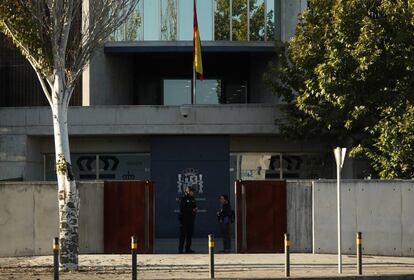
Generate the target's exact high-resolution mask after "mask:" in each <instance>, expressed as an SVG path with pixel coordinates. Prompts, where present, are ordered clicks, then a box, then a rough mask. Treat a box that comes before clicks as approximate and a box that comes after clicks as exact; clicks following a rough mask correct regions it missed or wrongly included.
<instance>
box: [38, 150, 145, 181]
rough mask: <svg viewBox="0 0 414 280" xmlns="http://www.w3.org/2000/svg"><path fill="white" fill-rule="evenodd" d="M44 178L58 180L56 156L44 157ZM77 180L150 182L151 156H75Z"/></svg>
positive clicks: (73, 167) (74, 163) (74, 171)
mask: <svg viewBox="0 0 414 280" xmlns="http://www.w3.org/2000/svg"><path fill="white" fill-rule="evenodd" d="M44 160H45V163H44V166H45V170H44V178H45V180H47V181H55V180H56V170H55V169H56V168H55V155H54V154H48V155H45V156H44ZM71 160H72V170H73V173H74V175H75V179H76V180H97V179H103V180H150V179H151V172H150V171H151V170H150V166H151V156H150V154H99V155H97V154H73V155H72V156H71Z"/></svg>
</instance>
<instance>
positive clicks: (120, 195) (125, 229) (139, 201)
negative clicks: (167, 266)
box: [104, 181, 155, 254]
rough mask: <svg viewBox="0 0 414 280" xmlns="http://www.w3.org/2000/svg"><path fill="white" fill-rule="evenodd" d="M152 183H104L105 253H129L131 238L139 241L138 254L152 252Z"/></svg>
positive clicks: (153, 187) (153, 208)
mask: <svg viewBox="0 0 414 280" xmlns="http://www.w3.org/2000/svg"><path fill="white" fill-rule="evenodd" d="M154 189H155V186H154V183H153V182H149V181H108V182H104V252H105V254H127V253H130V252H131V236H132V235H136V236H137V239H138V252H139V253H153V252H154V221H155V215H154V210H155V207H154Z"/></svg>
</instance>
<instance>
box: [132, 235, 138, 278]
mask: <svg viewBox="0 0 414 280" xmlns="http://www.w3.org/2000/svg"><path fill="white" fill-rule="evenodd" d="M137 250H138V242H137V238H136V236H131V254H132V280H137Z"/></svg>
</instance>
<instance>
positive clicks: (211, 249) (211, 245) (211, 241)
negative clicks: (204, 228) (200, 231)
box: [208, 234, 215, 279]
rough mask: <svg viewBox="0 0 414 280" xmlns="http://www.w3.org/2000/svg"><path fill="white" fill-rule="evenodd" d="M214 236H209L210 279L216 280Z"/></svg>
mask: <svg viewBox="0 0 414 280" xmlns="http://www.w3.org/2000/svg"><path fill="white" fill-rule="evenodd" d="M214 245H215V244H214V235H212V234H209V235H208V255H209V256H210V266H209V272H210V279H214Z"/></svg>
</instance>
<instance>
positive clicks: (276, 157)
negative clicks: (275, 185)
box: [234, 153, 333, 180]
mask: <svg viewBox="0 0 414 280" xmlns="http://www.w3.org/2000/svg"><path fill="white" fill-rule="evenodd" d="M234 156H237V161H236V162H237V179H241V180H265V179H317V178H331V177H332V174H333V162H332V156H331V155H330V154H329V155H328V154H326V155H319V154H278V153H247V154H238V155H234Z"/></svg>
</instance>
